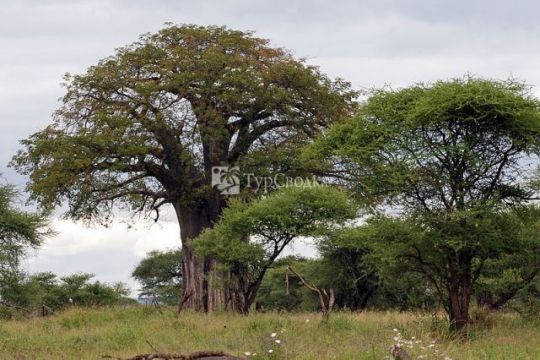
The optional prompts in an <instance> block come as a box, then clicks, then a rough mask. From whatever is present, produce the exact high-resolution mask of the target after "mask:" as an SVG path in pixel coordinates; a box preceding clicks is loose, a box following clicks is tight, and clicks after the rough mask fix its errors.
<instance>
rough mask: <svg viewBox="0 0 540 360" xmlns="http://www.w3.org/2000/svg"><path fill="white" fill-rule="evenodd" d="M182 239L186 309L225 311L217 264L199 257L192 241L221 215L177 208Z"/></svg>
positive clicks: (183, 298)
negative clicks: (218, 285)
mask: <svg viewBox="0 0 540 360" xmlns="http://www.w3.org/2000/svg"><path fill="white" fill-rule="evenodd" d="M175 211H176V215H177V218H178V223H179V225H180V237H181V239H182V271H183V273H182V287H183V296H182V299H181V304H182V308H186V309H190V310H194V311H206V312H212V311H214V310H215V309H217V308H219V307H222V305H223V296H222V292H223V291H222V290H220V289H218V288H217V287H216V286H215V285H216V284H217V282H218V281H219V279H215V277H216V276H219V274H216V266H217V262H216V261H215V260H214V259H205V258H202V257H200V256H197V255H196V254H195V253H194V251H193V247H192V241H193V239H195V238H196V237H197V236H198V235H199V234H200V233H201V232H202V231H203V230H204V229H205V228H207V227H210V226H212V223H213V222H214V221H215V219H216V218H217V214H216V215H214V213H213V212H211V211H208V207H205V206H201V207H199V208H186V207H182V206H180V205H176V206H175Z"/></svg>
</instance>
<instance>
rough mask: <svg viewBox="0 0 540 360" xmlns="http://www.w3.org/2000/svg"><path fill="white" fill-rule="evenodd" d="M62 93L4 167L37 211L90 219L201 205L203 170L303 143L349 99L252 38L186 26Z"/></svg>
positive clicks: (145, 42) (205, 194) (152, 38)
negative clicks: (50, 117) (17, 175)
mask: <svg viewBox="0 0 540 360" xmlns="http://www.w3.org/2000/svg"><path fill="white" fill-rule="evenodd" d="M65 86H66V89H67V92H66V94H65V96H64V98H63V106H62V107H61V108H60V109H59V110H58V111H57V112H56V115H55V119H54V122H53V124H51V125H50V126H48V127H47V128H45V129H44V130H42V131H40V132H37V133H35V134H33V135H32V136H30V137H29V138H28V139H26V140H23V141H22V143H23V145H24V149H23V150H21V151H20V152H19V153H18V154H17V155H16V156H15V157H14V159H13V162H12V165H13V166H15V167H16V169H17V170H18V171H19V172H21V173H23V174H27V175H29V176H30V182H29V183H28V189H29V190H30V191H31V198H32V199H34V200H37V201H38V202H39V204H41V205H42V206H43V207H44V208H52V207H55V206H57V205H59V204H60V203H61V202H64V201H65V202H67V204H68V211H67V215H68V216H70V217H72V218H75V219H79V218H83V219H90V220H94V219H99V220H107V219H108V217H109V216H111V215H112V212H111V211H112V209H113V207H115V206H118V207H123V208H125V209H127V210H129V211H133V212H138V211H140V212H143V213H148V212H153V211H158V210H159V208H160V207H161V206H162V205H164V204H167V203H176V204H178V203H181V205H182V206H183V207H185V208H191V207H193V206H195V205H196V206H199V205H201V203H204V202H206V201H210V198H209V195H210V192H211V191H212V189H211V187H210V177H211V174H210V171H209V169H210V168H211V167H212V166H216V165H224V164H227V163H229V164H231V165H232V164H234V163H236V162H237V161H238V160H241V159H242V158H243V157H244V156H245V155H246V154H248V153H250V152H258V153H261V154H262V153H264V152H265V149H276V148H278V147H279V145H280V144H281V143H283V142H284V141H287V140H292V139H303V138H306V137H308V136H313V135H314V134H316V133H317V132H318V131H319V130H320V129H321V128H323V127H325V126H327V125H328V124H329V123H331V122H332V121H334V120H336V119H338V118H340V117H342V116H345V115H347V114H350V113H351V111H352V109H353V107H354V106H353V103H354V102H353V98H354V97H355V92H353V91H351V90H350V87H349V84H348V83H346V82H343V81H341V80H339V79H338V80H336V81H332V80H330V79H329V78H328V77H326V76H325V75H324V74H322V73H321V72H320V71H319V70H318V68H316V67H314V66H310V65H307V64H305V63H304V62H303V61H302V60H296V59H295V58H294V57H293V56H292V54H291V53H290V52H288V51H286V50H284V49H281V48H272V47H270V46H269V41H268V40H265V39H260V38H257V37H254V36H253V34H252V33H251V32H241V31H234V30H229V29H226V28H224V27H215V26H209V27H202V26H195V25H184V26H175V25H169V26H167V27H166V28H164V29H162V30H161V31H159V32H157V33H155V34H146V35H143V36H142V37H141V38H140V40H139V41H138V42H136V43H134V44H132V45H129V46H126V47H123V48H121V49H119V50H118V51H117V52H116V54H115V55H113V56H110V57H108V58H105V59H103V60H101V61H100V62H99V63H98V64H97V65H95V66H92V67H90V68H89V69H88V71H87V72H86V73H85V74H81V75H73V76H71V75H67V76H66V79H65ZM270 151H271V150H270Z"/></svg>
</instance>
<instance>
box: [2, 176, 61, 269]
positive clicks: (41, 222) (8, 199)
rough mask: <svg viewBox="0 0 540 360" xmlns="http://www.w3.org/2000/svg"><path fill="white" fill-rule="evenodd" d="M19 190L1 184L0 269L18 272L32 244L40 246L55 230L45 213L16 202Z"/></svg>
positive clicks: (36, 246)
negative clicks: (34, 210) (30, 209)
mask: <svg viewBox="0 0 540 360" xmlns="http://www.w3.org/2000/svg"><path fill="white" fill-rule="evenodd" d="M16 199H17V191H16V190H15V189H14V188H13V186H10V185H0V271H1V272H2V273H6V272H7V273H9V272H16V271H18V269H19V263H20V260H21V257H22V256H23V255H24V254H25V252H26V250H28V249H29V248H34V249H35V248H38V247H39V246H40V245H41V243H42V242H43V240H44V239H45V237H46V236H48V235H51V234H52V232H51V231H50V229H48V227H47V217H46V216H45V215H44V214H40V213H32V212H25V211H21V210H18V209H16V208H15V207H14V206H13V205H14V202H15V201H16Z"/></svg>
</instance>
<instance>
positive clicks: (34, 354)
mask: <svg viewBox="0 0 540 360" xmlns="http://www.w3.org/2000/svg"><path fill="white" fill-rule="evenodd" d="M445 328H446V324H445V323H444V322H443V320H442V318H441V319H436V318H433V317H432V316H431V315H430V314H415V313H398V312H364V313H354V314H353V313H335V314H332V316H331V317H330V319H329V321H328V322H327V323H321V319H320V315H318V314H311V313H305V314H278V313H270V314H253V315H250V316H248V317H242V316H237V315H230V314H213V315H201V314H191V313H183V314H181V315H180V317H179V318H178V319H177V318H176V317H175V316H174V314H173V312H172V311H168V310H165V311H164V313H163V314H160V313H159V312H157V311H156V310H155V309H153V308H149V307H142V306H141V307H131V308H108V309H78V308H73V309H70V310H66V311H64V312H62V313H60V314H57V315H54V316H51V317H48V318H34V319H26V320H10V321H4V322H2V323H1V325H0V358H2V359H98V358H101V356H102V355H105V354H107V355H112V356H119V357H127V356H129V355H135V354H140V353H147V352H152V351H153V350H152V348H155V349H158V350H160V351H170V352H191V351H196V350H224V351H227V352H230V353H232V354H235V355H240V356H245V353H247V352H249V353H251V355H250V356H249V358H250V359H251V358H254V359H384V358H385V357H387V356H388V349H389V347H390V346H391V345H392V344H394V343H396V341H401V342H402V343H404V346H405V348H406V349H407V351H408V352H409V353H411V354H412V355H413V358H415V359H417V358H420V359H422V358H426V359H445V357H447V358H451V359H453V360H456V359H540V321H531V320H529V321H525V320H523V319H521V318H520V317H519V316H516V315H512V314H497V315H491V316H487V317H486V316H484V317H483V318H482V321H481V324H480V323H479V324H477V325H475V326H473V327H472V328H471V330H470V337H469V339H468V340H466V341H464V340H459V339H451V338H449V337H448V334H447V332H446V330H445ZM272 335H274V336H272ZM413 337H414V338H413ZM276 340H279V343H277V342H276ZM411 347H412V348H411ZM270 350H272V352H269V351H270ZM253 353H256V355H255V356H253Z"/></svg>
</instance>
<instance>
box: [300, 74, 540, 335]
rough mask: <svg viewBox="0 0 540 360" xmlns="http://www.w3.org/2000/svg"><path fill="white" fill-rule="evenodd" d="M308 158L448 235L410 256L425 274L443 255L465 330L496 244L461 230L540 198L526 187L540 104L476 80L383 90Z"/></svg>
mask: <svg viewBox="0 0 540 360" xmlns="http://www.w3.org/2000/svg"><path fill="white" fill-rule="evenodd" d="M310 152H311V153H315V154H317V155H318V157H319V158H322V159H325V160H326V164H328V165H331V166H332V167H333V171H332V172H333V175H336V178H338V179H341V180H344V181H345V182H346V183H347V184H349V185H350V186H351V187H352V188H354V189H355V190H356V191H357V192H358V194H359V195H360V197H361V198H363V199H367V200H370V201H371V202H372V204H374V205H375V206H374V208H375V209H377V208H378V209H388V208H389V207H390V208H393V211H394V214H402V215H409V214H416V215H418V216H419V218H422V219H423V220H422V223H424V224H425V226H430V227H432V229H434V231H435V230H437V229H439V230H440V232H439V234H440V238H441V241H433V242H432V246H425V247H423V248H422V249H420V250H421V251H420V250H418V251H416V252H412V253H411V254H409V255H410V256H412V257H414V258H415V259H416V262H417V265H419V266H421V267H427V268H426V273H429V272H431V271H433V269H430V266H431V265H430V264H424V260H425V258H426V254H430V255H436V256H437V257H438V259H439V260H440V262H438V263H437V264H436V266H438V267H440V270H441V271H442V272H443V273H444V274H445V282H444V284H445V289H444V290H445V291H446V293H447V294H448V298H447V303H448V310H449V315H450V320H451V322H452V326H453V327H454V328H455V329H462V328H463V327H465V326H466V324H467V323H468V320H469V317H468V307H469V301H470V296H471V294H472V288H471V286H472V282H473V276H475V273H476V272H477V271H481V269H482V257H477V255H478V254H479V253H481V247H482V246H490V243H489V242H487V243H482V242H478V241H474V239H471V237H470V236H468V234H467V233H465V232H463V231H462V230H463V229H466V228H471V226H474V222H475V221H476V220H475V217H476V215H475V214H478V213H486V212H489V211H491V210H494V209H500V208H501V207H504V206H508V205H516V204H520V203H527V202H528V201H531V200H533V198H534V193H533V192H531V191H528V189H527V187H525V186H523V184H522V180H523V179H524V178H525V177H526V176H527V175H528V173H527V170H528V167H527V166H525V165H526V164H527V162H528V161H530V160H531V157H534V156H537V155H539V154H540V103H539V101H538V100H537V99H536V98H535V97H534V96H533V95H532V94H531V92H530V89H529V87H527V86H526V85H524V84H522V83H519V82H515V81H490V80H483V79H476V78H472V77H467V78H464V79H457V80H451V81H438V82H436V83H433V84H419V85H415V86H412V87H409V88H405V89H402V90H397V91H394V90H391V89H382V90H376V91H374V92H373V94H372V96H371V97H370V99H369V100H368V101H367V103H366V104H365V106H364V107H363V109H362V110H361V111H360V113H359V115H358V116H356V117H354V118H352V119H350V120H349V121H346V122H344V123H342V124H339V125H337V126H336V127H335V128H334V129H333V130H331V131H330V132H329V133H328V135H327V136H325V137H324V138H323V139H322V140H321V141H320V142H319V143H318V144H317V145H316V146H313V147H312V148H311V149H310ZM308 153H309V152H308ZM469 215H470V216H469ZM456 221H457V223H456ZM442 230H446V232H445V231H442ZM409 245H411V246H412V245H413V243H412V242H411V243H410V244H409ZM477 260H478V261H479V262H477Z"/></svg>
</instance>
